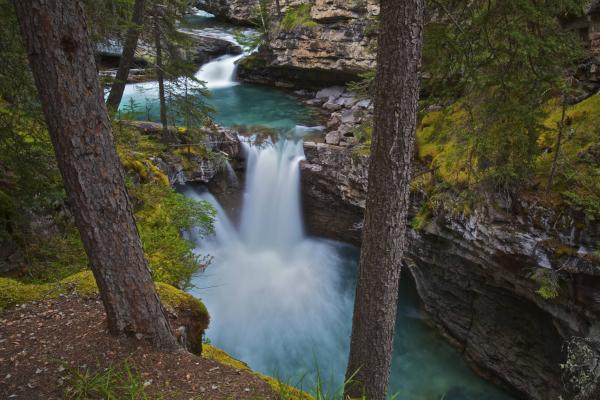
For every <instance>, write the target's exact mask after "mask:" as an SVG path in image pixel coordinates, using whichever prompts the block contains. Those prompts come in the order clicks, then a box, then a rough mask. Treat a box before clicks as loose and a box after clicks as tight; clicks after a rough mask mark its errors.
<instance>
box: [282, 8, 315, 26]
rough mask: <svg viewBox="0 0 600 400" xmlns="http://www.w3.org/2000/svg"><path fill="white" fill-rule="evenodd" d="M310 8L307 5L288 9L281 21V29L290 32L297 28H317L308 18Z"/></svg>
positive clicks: (309, 17)
mask: <svg viewBox="0 0 600 400" xmlns="http://www.w3.org/2000/svg"><path fill="white" fill-rule="evenodd" d="M311 8H312V5H311V4H308V3H306V4H301V5H299V6H295V7H290V8H289V9H288V10H287V11H286V13H285V15H284V16H283V19H282V20H281V27H282V28H284V29H289V30H291V29H295V28H298V27H307V28H313V27H315V26H317V23H316V22H315V21H313V20H312V18H311V16H310V11H311Z"/></svg>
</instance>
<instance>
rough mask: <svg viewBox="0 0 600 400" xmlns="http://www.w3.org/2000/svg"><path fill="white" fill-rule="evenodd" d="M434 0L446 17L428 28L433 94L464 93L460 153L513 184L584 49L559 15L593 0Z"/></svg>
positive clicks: (481, 177)
mask: <svg viewBox="0 0 600 400" xmlns="http://www.w3.org/2000/svg"><path fill="white" fill-rule="evenodd" d="M431 3H432V4H431V9H432V15H441V16H444V18H438V19H437V20H436V21H435V22H430V23H429V24H428V27H427V29H426V40H425V43H426V46H425V49H424V66H425V71H426V74H427V77H428V79H425V80H424V90H425V92H426V93H427V94H428V99H427V102H432V103H437V104H440V103H442V104H443V103H447V102H449V101H450V102H453V101H456V100H457V99H458V98H459V97H460V98H461V108H462V109H463V110H464V112H465V116H464V123H463V126H462V129H461V130H460V131H458V132H456V135H455V139H454V140H455V141H456V142H458V143H459V144H460V146H461V149H462V151H460V153H462V154H461V158H462V159H463V160H468V162H469V166H468V168H469V169H470V172H477V176H476V177H475V178H476V180H477V182H481V183H488V184H489V186H491V187H493V188H494V189H496V190H503V189H509V188H514V186H515V184H520V183H522V181H523V179H525V178H526V177H527V176H528V175H529V173H530V172H531V170H532V168H533V163H534V160H535V158H536V157H537V156H538V155H539V154H540V149H539V148H538V147H537V146H536V140H537V138H538V136H539V135H540V134H541V133H542V132H543V131H544V129H545V128H544V126H543V125H542V124H541V122H542V121H543V118H544V116H545V115H546V110H545V109H544V107H545V105H546V104H547V103H548V101H549V100H550V99H552V98H554V97H556V96H558V95H559V94H561V93H563V91H564V90H565V88H566V72H567V71H568V70H569V68H573V66H574V65H575V64H576V62H577V61H578V60H579V59H581V58H582V57H583V56H584V55H585V53H584V52H583V50H582V46H581V44H580V42H579V40H578V38H577V37H576V36H575V34H573V33H571V32H567V31H565V30H564V29H562V27H561V25H560V20H559V19H560V17H564V16H566V15H577V14H581V12H582V11H583V8H584V6H585V3H587V2H586V1H583V0H545V1H539V2H531V1H528V0H508V1H502V2H500V1H492V2H489V1H484V0H478V1H473V2H469V4H468V5H463V4H462V3H461V4H458V3H457V4H454V3H452V4H448V3H446V2H444V3H442V2H438V1H436V0H432V1H431ZM427 102H426V103H427Z"/></svg>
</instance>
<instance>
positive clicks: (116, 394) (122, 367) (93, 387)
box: [63, 361, 163, 400]
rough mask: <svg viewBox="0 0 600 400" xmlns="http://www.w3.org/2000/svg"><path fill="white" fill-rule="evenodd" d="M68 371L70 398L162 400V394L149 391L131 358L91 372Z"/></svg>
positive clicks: (66, 392)
mask: <svg viewBox="0 0 600 400" xmlns="http://www.w3.org/2000/svg"><path fill="white" fill-rule="evenodd" d="M63 367H65V369H66V372H67V378H66V386H67V387H66V389H65V398H66V399H68V400H96V399H98V400H100V399H103V400H159V399H163V397H162V396H156V395H151V394H148V393H147V392H146V385H144V380H143V378H142V376H141V375H140V374H139V373H138V372H137V371H136V370H135V368H133V367H131V366H130V365H129V363H128V361H124V362H123V363H121V364H119V365H116V366H111V367H108V368H104V369H101V370H99V371H96V372H92V371H91V370H90V369H88V368H71V367H69V366H68V365H66V364H63Z"/></svg>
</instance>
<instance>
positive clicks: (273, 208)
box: [240, 140, 304, 252]
mask: <svg viewBox="0 0 600 400" xmlns="http://www.w3.org/2000/svg"><path fill="white" fill-rule="evenodd" d="M243 146H244V151H245V153H246V157H247V162H248V167H247V168H248V169H247V177H248V186H247V197H246V199H245V205H244V208H243V210H242V221H241V227H240V230H241V235H242V239H243V240H244V242H245V243H246V244H248V245H249V246H250V247H252V248H260V249H266V248H272V249H276V250H279V251H281V252H283V251H286V250H288V249H289V247H290V246H295V245H297V244H298V243H299V242H300V241H301V240H302V235H303V233H304V232H303V228H302V219H301V214H300V168H299V167H300V161H302V160H303V159H304V149H303V147H302V142H301V141H298V142H294V141H293V140H281V141H279V142H278V143H277V144H275V145H271V144H267V145H266V146H264V147H258V146H253V145H249V144H248V143H243Z"/></svg>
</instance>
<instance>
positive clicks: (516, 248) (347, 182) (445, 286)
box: [302, 142, 600, 400]
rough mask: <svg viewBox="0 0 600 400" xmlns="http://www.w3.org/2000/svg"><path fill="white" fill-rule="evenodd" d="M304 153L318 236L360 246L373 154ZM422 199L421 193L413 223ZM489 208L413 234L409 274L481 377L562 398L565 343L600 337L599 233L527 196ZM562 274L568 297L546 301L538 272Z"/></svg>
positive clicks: (330, 148) (447, 217) (337, 149)
mask: <svg viewBox="0 0 600 400" xmlns="http://www.w3.org/2000/svg"><path fill="white" fill-rule="evenodd" d="M305 152H306V162H305V163H304V164H303V165H302V186H303V188H302V189H303V204H304V207H305V215H306V223H307V228H308V230H309V232H310V233H312V234H317V235H322V236H328V237H331V238H335V239H338V240H344V241H349V242H352V243H355V244H357V245H359V244H360V239H361V227H362V220H363V207H364V204H365V198H366V190H367V175H368V168H367V166H368V157H366V156H360V155H357V154H355V152H354V151H353V149H352V147H342V146H335V145H331V144H326V143H312V142H308V143H306V144H305ZM421 202H422V198H421V195H420V194H419V193H414V194H413V196H412V205H411V208H412V211H411V213H412V215H413V216H414V215H415V214H416V213H417V211H418V209H419V205H420V204H421ZM488 204H489V205H488V206H482V207H480V208H478V209H476V210H474V211H473V212H472V213H471V214H470V215H469V216H465V215H451V214H442V215H439V216H437V217H435V218H433V219H432V220H430V221H428V222H427V223H426V224H425V226H424V227H422V228H421V229H420V230H413V229H411V230H409V233H408V235H409V249H408V253H407V256H408V260H409V261H408V262H407V265H406V267H405V271H406V272H410V274H411V275H412V276H413V277H414V280H415V282H416V285H417V288H418V291H419V294H420V296H421V299H422V301H423V306H424V309H425V311H426V312H427V314H428V316H429V317H430V319H431V321H432V322H433V323H434V324H435V325H437V326H438V327H439V328H440V330H441V331H442V332H443V333H444V335H445V336H447V337H448V338H449V339H450V341H451V342H452V343H453V344H454V345H456V346H457V347H458V348H459V349H460V350H461V351H462V352H464V354H465V356H466V358H467V360H468V361H469V362H470V364H471V365H472V366H473V367H474V368H475V369H476V370H477V371H478V372H479V373H480V374H482V375H483V376H485V377H487V378H489V379H491V380H492V381H495V382H497V383H499V384H501V385H503V386H504V387H506V388H508V389H509V390H512V391H513V392H515V393H516V394H517V395H520V396H522V397H525V398H531V399H535V400H546V399H551V398H558V396H559V394H560V393H561V390H562V384H561V374H562V370H561V368H560V364H561V363H562V362H564V358H565V354H564V353H563V345H564V343H565V341H566V340H568V339H569V338H571V337H573V336H577V337H592V336H594V335H596V334H597V332H599V331H600V318H599V317H600V289H599V288H600V265H599V263H598V260H597V258H596V257H595V256H593V251H594V249H595V248H596V243H597V242H599V240H600V226H599V224H598V223H597V222H596V223H594V222H593V221H586V223H585V224H582V223H581V222H582V221H581V219H580V217H579V216H577V215H575V214H573V215H570V214H568V213H564V214H561V213H559V212H556V211H553V210H548V209H545V208H543V207H541V206H539V205H536V203H535V202H534V201H528V200H526V199H489V201H488ZM563 211H564V210H563ZM583 226H585V228H582V227H583ZM561 246H564V247H567V248H569V249H571V251H569V252H568V253H569V254H564V253H565V252H564V251H563V252H561V251H558V250H557V248H560V247H561ZM556 269H561V271H563V272H564V273H565V275H563V278H565V279H564V280H561V286H560V295H559V296H558V297H557V298H555V299H550V300H545V299H543V298H542V297H541V296H540V295H539V294H537V293H536V290H537V289H538V288H539V283H537V282H535V281H534V280H533V279H532V278H531V276H532V273H533V272H534V271H553V270H556Z"/></svg>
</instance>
